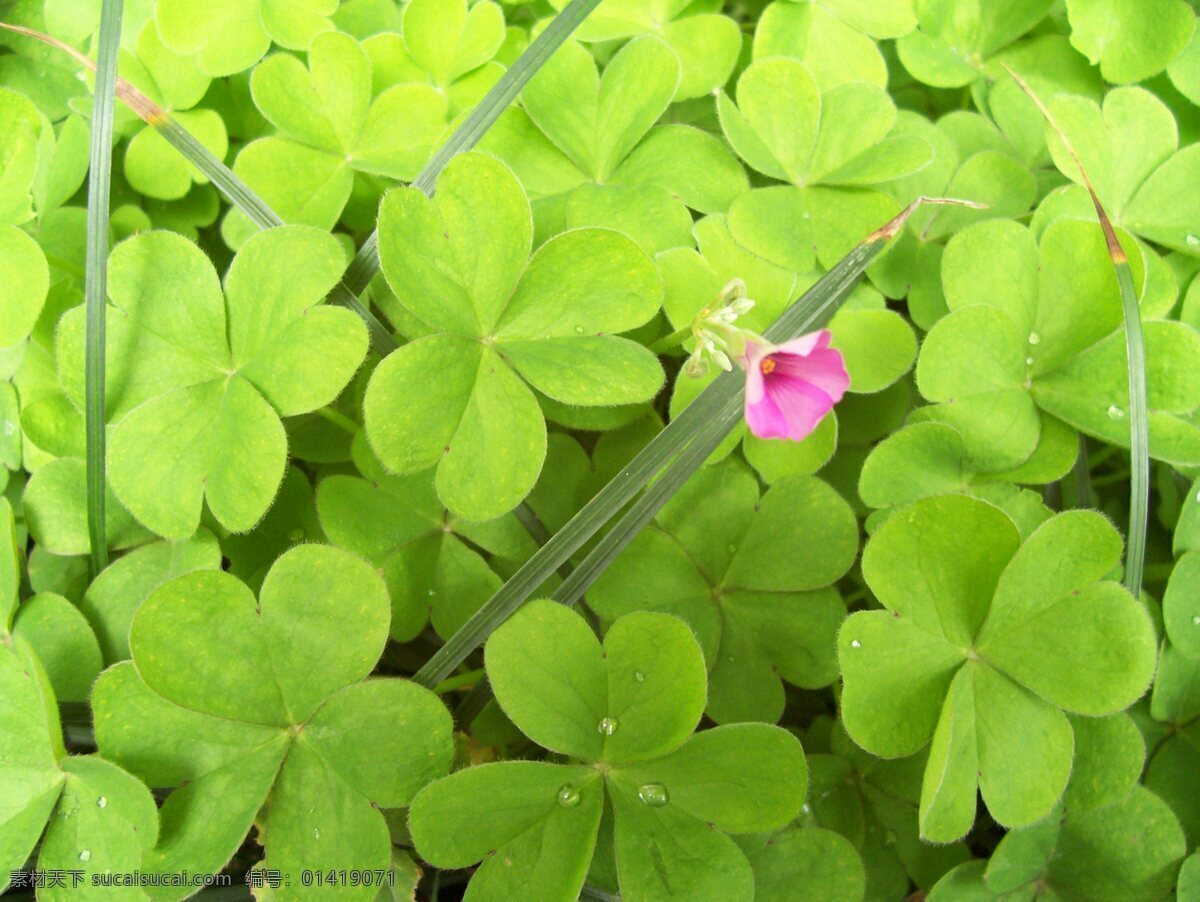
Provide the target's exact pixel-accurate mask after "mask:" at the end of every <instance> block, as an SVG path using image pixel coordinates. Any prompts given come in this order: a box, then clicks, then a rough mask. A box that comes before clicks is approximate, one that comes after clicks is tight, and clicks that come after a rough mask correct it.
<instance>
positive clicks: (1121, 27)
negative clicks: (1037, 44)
mask: <svg viewBox="0 0 1200 902" xmlns="http://www.w3.org/2000/svg"><path fill="white" fill-rule="evenodd" d="M1067 13H1068V15H1069V16H1070V21H1071V43H1072V44H1073V45H1074V46H1075V47H1076V48H1077V49H1078V50H1079V51H1080V52H1081V53H1083V54H1085V55H1086V56H1087V58H1088V60H1089V61H1090V62H1091V63H1092V65H1099V66H1100V71H1101V72H1102V73H1103V75H1104V78H1105V80H1106V81H1110V82H1113V83H1115V84H1129V83H1130V82H1137V81H1144V80H1145V79H1147V78H1149V77H1150V76H1151V75H1157V74H1158V73H1159V72H1161V71H1162V70H1163V69H1165V68H1166V67H1167V66H1168V65H1169V64H1170V63H1171V61H1172V60H1174V59H1175V57H1176V56H1178V55H1179V53H1180V52H1181V51H1182V50H1183V48H1184V47H1186V46H1187V43H1188V41H1189V40H1190V39H1191V37H1192V31H1193V30H1194V28H1195V23H1196V19H1195V15H1194V14H1193V12H1192V10H1191V9H1190V8H1189V7H1188V5H1187V4H1186V3H1183V2H1181V0H1151V2H1149V3H1136V4H1135V3H1130V2H1127V0H1070V2H1068V3H1067Z"/></svg>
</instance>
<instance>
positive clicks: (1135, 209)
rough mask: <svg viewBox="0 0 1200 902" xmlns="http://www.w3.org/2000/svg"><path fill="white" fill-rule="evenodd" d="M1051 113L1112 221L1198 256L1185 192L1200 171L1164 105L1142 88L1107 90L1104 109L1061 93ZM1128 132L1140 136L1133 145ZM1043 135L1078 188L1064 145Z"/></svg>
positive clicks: (1199, 211) (1192, 207)
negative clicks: (1183, 146)
mask: <svg viewBox="0 0 1200 902" xmlns="http://www.w3.org/2000/svg"><path fill="white" fill-rule="evenodd" d="M1050 109H1051V111H1052V112H1053V114H1054V117H1055V120H1056V121H1057V122H1058V124H1059V126H1060V127H1061V128H1062V129H1063V132H1064V133H1065V134H1066V135H1067V137H1068V139H1069V140H1070V142H1071V145H1072V147H1074V148H1075V151H1076V153H1077V154H1078V155H1079V160H1080V163H1082V165H1083V167H1084V169H1085V170H1087V173H1088V176H1089V177H1090V178H1091V179H1092V180H1093V183H1094V184H1095V187H1096V191H1097V193H1098V194H1099V195H1100V199H1101V200H1102V201H1103V202H1104V205H1105V209H1106V210H1107V211H1108V213H1109V215H1110V216H1112V218H1113V221H1114V222H1115V223H1117V224H1118V225H1121V226H1124V227H1125V228H1126V229H1128V230H1129V231H1130V232H1132V233H1133V234H1135V235H1137V236H1139V237H1142V238H1148V239H1150V240H1151V241H1155V242H1157V243H1159V244H1163V245H1166V246H1167V247H1171V248H1174V249H1175V250H1178V251H1182V252H1183V253H1185V254H1192V255H1197V254H1200V237H1197V235H1196V231H1197V221H1198V218H1200V207H1197V206H1196V204H1195V203H1194V202H1193V201H1192V194H1191V193H1190V192H1189V191H1188V190H1187V189H1186V186H1188V185H1191V184H1194V182H1195V180H1196V178H1197V175H1198V174H1200V148H1197V147H1196V146H1195V145H1192V146H1188V147H1185V148H1183V149H1182V150H1179V149H1178V148H1179V127H1178V125H1177V124H1176V122H1175V117H1174V115H1173V114H1172V113H1171V110H1170V109H1169V108H1168V107H1167V106H1166V104H1164V103H1163V102H1162V101H1161V100H1159V99H1158V98H1157V97H1156V96H1155V95H1153V94H1151V93H1150V92H1149V91H1146V90H1145V89H1143V88H1136V87H1127V88H1117V89H1116V90H1114V91H1110V92H1109V93H1108V94H1107V95H1106V96H1105V98H1104V104H1103V106H1100V105H1099V104H1097V103H1096V102H1094V101H1092V100H1089V99H1087V98H1084V97H1070V96H1063V97H1056V98H1054V99H1053V101H1051V104H1050ZM1130 134H1137V135H1139V136H1140V139H1139V140H1138V141H1137V142H1134V143H1133V144H1130V143H1129V142H1128V141H1127V137H1128V135H1130ZM1046 137H1047V141H1048V142H1049V144H1050V150H1051V153H1052V154H1053V156H1054V162H1055V164H1056V165H1057V166H1058V168H1059V169H1060V170H1061V171H1062V173H1063V174H1064V175H1066V176H1067V177H1068V178H1069V179H1071V180H1072V181H1074V182H1077V183H1082V181H1083V177H1082V175H1081V174H1080V172H1079V167H1078V166H1077V165H1076V164H1075V161H1074V160H1073V159H1072V158H1071V156H1070V154H1069V153H1068V152H1067V150H1066V147H1065V146H1064V145H1063V143H1062V140H1061V139H1060V138H1059V137H1058V136H1057V135H1056V134H1054V133H1053V132H1052V131H1050V132H1047V136H1046ZM1073 193H1074V194H1076V195H1079V194H1082V189H1078V188H1077V189H1074V190H1073ZM1082 199H1083V200H1086V195H1083V198H1082ZM1059 202H1060V203H1061V202H1062V201H1061V200H1060V201H1059Z"/></svg>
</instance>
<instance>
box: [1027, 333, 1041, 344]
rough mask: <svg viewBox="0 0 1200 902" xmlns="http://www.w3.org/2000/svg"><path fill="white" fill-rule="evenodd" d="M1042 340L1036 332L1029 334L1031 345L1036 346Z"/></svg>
mask: <svg viewBox="0 0 1200 902" xmlns="http://www.w3.org/2000/svg"><path fill="white" fill-rule="evenodd" d="M1041 340H1042V336H1040V335H1038V334H1037V333H1036V332H1030V333H1029V343H1030V344H1031V345H1035V344H1037V343H1038V342H1039V341H1041Z"/></svg>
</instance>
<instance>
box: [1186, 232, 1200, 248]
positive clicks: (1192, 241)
mask: <svg viewBox="0 0 1200 902" xmlns="http://www.w3.org/2000/svg"><path fill="white" fill-rule="evenodd" d="M1184 240H1186V241H1187V243H1188V247H1200V235H1188V236H1187V238H1186V239H1184Z"/></svg>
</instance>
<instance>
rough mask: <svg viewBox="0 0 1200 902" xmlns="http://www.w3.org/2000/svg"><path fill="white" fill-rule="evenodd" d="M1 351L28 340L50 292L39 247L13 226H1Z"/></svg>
mask: <svg viewBox="0 0 1200 902" xmlns="http://www.w3.org/2000/svg"><path fill="white" fill-rule="evenodd" d="M0 280H3V283H4V285H5V286H7V287H6V288H5V291H4V296H3V297H2V298H0V348H8V347H12V346H13V345H15V344H19V343H20V342H22V341H24V340H25V339H26V338H28V337H29V333H30V332H32V331H33V327H34V324H35V323H37V320H38V317H39V316H40V315H41V312H42V306H43V305H44V304H45V303H46V293H47V292H48V291H49V290H50V267H49V265H48V264H47V263H46V254H45V253H44V252H43V251H42V248H41V246H40V245H39V244H38V243H37V242H36V241H34V240H33V239H32V238H30V237H29V236H28V235H27V234H25V233H24V232H23V231H21V230H20V229H18V228H17V227H16V226H10V225H0Z"/></svg>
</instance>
